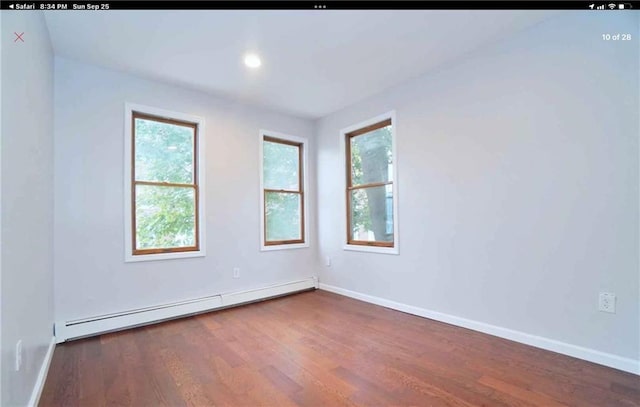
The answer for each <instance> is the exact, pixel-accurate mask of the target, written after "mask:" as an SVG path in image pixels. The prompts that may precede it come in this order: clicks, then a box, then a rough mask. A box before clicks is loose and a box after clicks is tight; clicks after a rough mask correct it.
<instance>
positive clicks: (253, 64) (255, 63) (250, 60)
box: [244, 54, 262, 68]
mask: <svg viewBox="0 0 640 407" xmlns="http://www.w3.org/2000/svg"><path fill="white" fill-rule="evenodd" d="M244 64H245V65H246V66H248V67H249V68H257V67H259V66H260V65H262V61H260V57H259V56H257V55H256V54H247V55H245V56H244Z"/></svg>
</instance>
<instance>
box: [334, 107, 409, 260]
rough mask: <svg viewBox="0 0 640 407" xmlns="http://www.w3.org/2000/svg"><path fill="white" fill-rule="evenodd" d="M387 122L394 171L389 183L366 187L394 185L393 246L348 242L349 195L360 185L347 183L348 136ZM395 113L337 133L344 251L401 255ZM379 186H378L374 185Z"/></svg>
mask: <svg viewBox="0 0 640 407" xmlns="http://www.w3.org/2000/svg"><path fill="white" fill-rule="evenodd" d="M385 121H390V122H391V123H390V124H391V151H392V154H393V172H392V179H391V181H390V182H381V183H375V184H370V185H369V184H367V186H370V187H371V186H383V185H387V184H392V185H393V243H392V245H389V244H385V243H382V242H362V243H355V244H354V243H353V242H354V241H351V242H350V239H349V236H350V229H349V211H350V209H351V208H350V206H349V201H350V197H349V193H350V192H351V190H352V189H356V188H361V187H362V186H361V185H359V186H357V187H355V188H354V187H351V189H349V188H348V186H349V180H350V178H351V157H350V156H349V155H347V153H349V152H350V146H349V145H347V140H350V139H351V137H355V136H358V135H360V134H364V133H366V132H368V131H370V130H371V128H372V127H375V126H376V125H377V124H379V123H382V122H385ZM396 126H397V120H396V112H395V110H392V111H390V112H386V113H383V114H381V115H378V116H376V117H372V118H370V119H368V120H365V121H362V122H360V123H357V124H354V125H351V126H349V127H346V128H343V129H342V130H340V146H341V152H342V163H343V174H344V176H343V177H342V187H343V188H342V190H343V191H344V198H345V201H344V204H345V211H344V212H343V216H344V217H343V225H344V228H343V231H344V232H343V233H344V234H343V236H344V237H343V249H344V250H353V251H361V252H370V253H382V254H400V244H399V242H400V239H399V233H398V230H399V227H398V224H399V221H398V219H399V218H398V212H399V210H398V150H397V148H396ZM377 184H380V185H377Z"/></svg>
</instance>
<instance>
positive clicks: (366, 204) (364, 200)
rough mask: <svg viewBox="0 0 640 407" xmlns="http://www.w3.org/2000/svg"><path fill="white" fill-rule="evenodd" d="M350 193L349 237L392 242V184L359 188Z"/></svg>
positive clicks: (368, 240)
mask: <svg viewBox="0 0 640 407" xmlns="http://www.w3.org/2000/svg"><path fill="white" fill-rule="evenodd" d="M350 194H351V201H350V202H351V208H350V210H351V229H350V230H351V239H352V240H361V241H367V242H373V241H376V242H393V186H392V185H384V186H381V187H371V188H359V189H354V190H351V191H350Z"/></svg>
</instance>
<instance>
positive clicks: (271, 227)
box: [265, 192, 302, 242]
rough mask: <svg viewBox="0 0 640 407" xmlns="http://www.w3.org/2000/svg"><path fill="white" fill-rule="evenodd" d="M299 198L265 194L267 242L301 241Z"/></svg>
mask: <svg viewBox="0 0 640 407" xmlns="http://www.w3.org/2000/svg"><path fill="white" fill-rule="evenodd" d="M300 196H301V195H300V194H294V193H287V192H267V193H266V194H265V215H266V228H267V230H266V232H267V242H273V241H280V240H301V239H302V229H301V227H300V218H301V216H300V209H301V208H300Z"/></svg>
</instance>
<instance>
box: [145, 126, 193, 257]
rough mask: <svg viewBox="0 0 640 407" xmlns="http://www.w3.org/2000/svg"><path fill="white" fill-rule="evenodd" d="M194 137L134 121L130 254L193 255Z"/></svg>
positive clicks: (188, 131) (183, 129)
mask: <svg viewBox="0 0 640 407" xmlns="http://www.w3.org/2000/svg"><path fill="white" fill-rule="evenodd" d="M196 131H197V129H196V125H194V124H190V123H182V122H177V121H169V120H164V119H159V118H157V119H156V118H152V117H147V116H143V115H138V114H136V115H134V152H135V153H134V176H135V177H134V182H133V183H134V191H133V193H134V205H135V214H134V215H135V226H136V227H135V231H134V233H135V247H134V253H135V252H136V251H138V254H145V253H146V252H145V251H149V250H167V251H172V250H173V251H175V250H180V249H188V250H194V249H197V244H198V242H197V237H196V236H197V221H196V218H197V207H196V202H197V199H196V195H197V174H196V171H195V165H196V160H195V154H196V146H195V142H196Z"/></svg>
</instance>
